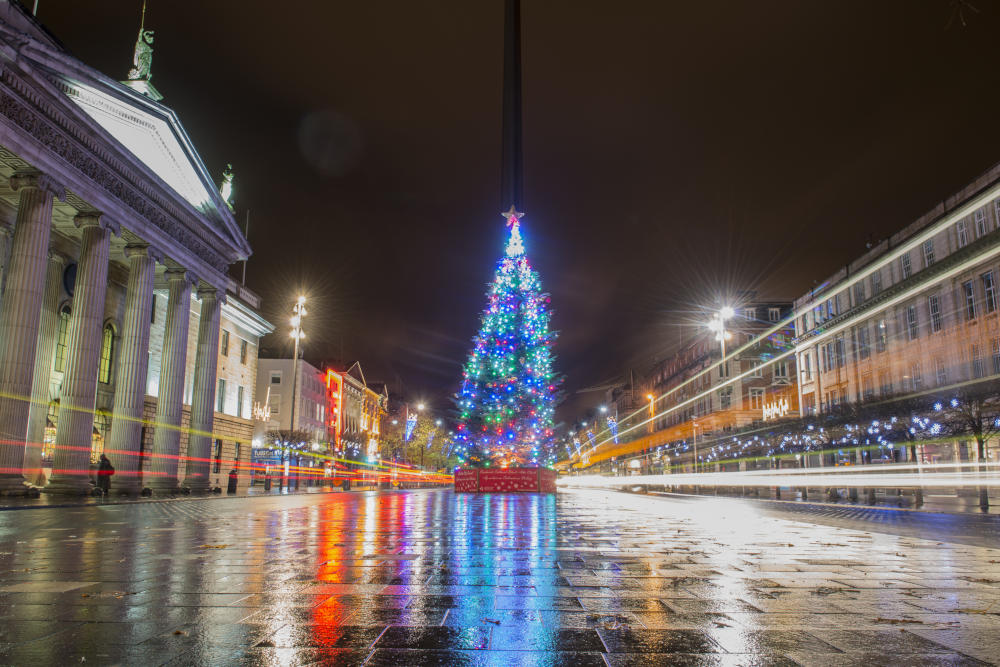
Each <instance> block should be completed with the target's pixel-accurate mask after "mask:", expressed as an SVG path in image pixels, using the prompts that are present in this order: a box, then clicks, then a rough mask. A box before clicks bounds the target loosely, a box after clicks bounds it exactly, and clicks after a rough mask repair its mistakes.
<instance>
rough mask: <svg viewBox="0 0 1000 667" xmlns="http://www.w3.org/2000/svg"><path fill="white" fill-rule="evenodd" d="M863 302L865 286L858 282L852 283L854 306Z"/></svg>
mask: <svg viewBox="0 0 1000 667" xmlns="http://www.w3.org/2000/svg"><path fill="white" fill-rule="evenodd" d="M864 301H865V284H864V283H863V282H861V281H860V280H859V281H858V282H856V283H854V305H855V306H858V305H861V304H862V303H864Z"/></svg>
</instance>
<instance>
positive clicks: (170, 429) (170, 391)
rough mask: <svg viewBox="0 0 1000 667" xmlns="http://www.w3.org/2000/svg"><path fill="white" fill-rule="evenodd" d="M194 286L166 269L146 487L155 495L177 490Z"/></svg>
mask: <svg viewBox="0 0 1000 667" xmlns="http://www.w3.org/2000/svg"><path fill="white" fill-rule="evenodd" d="M194 282H197V281H196V280H195V278H194V277H193V276H192V275H191V274H190V273H186V272H185V271H184V270H183V269H167V283H168V285H169V290H170V294H169V296H168V298H167V320H166V324H165V328H164V332H163V356H162V357H161V361H160V388H159V391H158V392H157V398H156V424H154V427H153V428H154V431H153V453H152V457H153V460H152V461H151V462H150V466H149V483H148V484H147V486H148V487H149V488H151V489H153V491H154V492H157V493H171V492H173V491H176V490H177V489H178V488H179V487H180V483H179V482H178V481H177V461H178V456H179V455H180V445H181V431H180V428H181V414H182V411H183V402H184V370H185V368H186V367H187V343H188V326H189V324H190V321H191V284H192V283H194Z"/></svg>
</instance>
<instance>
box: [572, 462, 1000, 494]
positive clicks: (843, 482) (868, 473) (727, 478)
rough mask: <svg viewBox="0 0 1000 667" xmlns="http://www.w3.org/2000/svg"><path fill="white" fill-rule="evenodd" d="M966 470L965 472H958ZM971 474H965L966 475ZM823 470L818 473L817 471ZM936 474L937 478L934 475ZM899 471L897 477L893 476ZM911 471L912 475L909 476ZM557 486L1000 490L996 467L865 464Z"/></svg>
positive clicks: (581, 478) (592, 479)
mask: <svg viewBox="0 0 1000 667" xmlns="http://www.w3.org/2000/svg"><path fill="white" fill-rule="evenodd" d="M960 468H966V469H967V470H960ZM970 468H971V469H972V470H968V469H970ZM820 470H822V472H821V471H820ZM939 470H940V471H941V472H936V471H939ZM894 471H899V472H894ZM914 471H916V472H914ZM556 483H557V484H558V485H560V486H566V487H580V488H588V487H589V488H595V487H597V488H609V487H615V488H617V487H628V486H650V485H651V486H723V487H724V486H728V487H736V486H751V487H771V486H779V487H783V486H787V487H803V486H805V487H810V486H811V487H836V488H841V487H863V488H872V487H875V488H931V487H933V488H976V487H1000V463H983V464H978V463H935V464H922V465H899V466H897V465H891V464H868V465H858V466H844V467H838V468H824V469H817V468H797V469H792V470H747V471H741V472H735V471H734V472H706V473H673V474H669V475H632V476H629V477H604V476H601V475H576V476H571V477H561V478H559V479H558V480H556Z"/></svg>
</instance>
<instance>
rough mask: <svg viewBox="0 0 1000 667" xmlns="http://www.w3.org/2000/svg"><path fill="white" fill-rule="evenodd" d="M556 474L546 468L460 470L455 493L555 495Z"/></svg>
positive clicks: (456, 479) (456, 478)
mask: <svg viewBox="0 0 1000 667" xmlns="http://www.w3.org/2000/svg"><path fill="white" fill-rule="evenodd" d="M555 492H556V472H555V471H554V470H549V469H548V468H462V469H460V470H456V471H455V493H555Z"/></svg>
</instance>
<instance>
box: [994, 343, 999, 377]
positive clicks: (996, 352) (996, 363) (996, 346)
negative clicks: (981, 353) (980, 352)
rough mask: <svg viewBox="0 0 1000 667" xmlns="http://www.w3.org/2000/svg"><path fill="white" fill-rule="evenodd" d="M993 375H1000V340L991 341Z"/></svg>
mask: <svg viewBox="0 0 1000 667" xmlns="http://www.w3.org/2000/svg"><path fill="white" fill-rule="evenodd" d="M993 374H994V375H1000V338H994V339H993Z"/></svg>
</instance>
